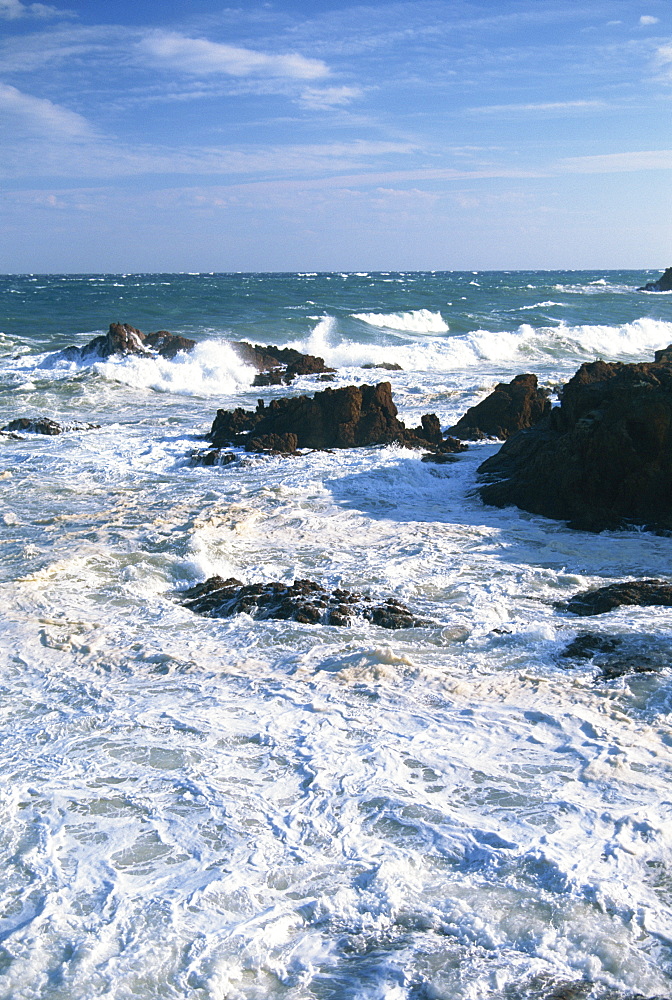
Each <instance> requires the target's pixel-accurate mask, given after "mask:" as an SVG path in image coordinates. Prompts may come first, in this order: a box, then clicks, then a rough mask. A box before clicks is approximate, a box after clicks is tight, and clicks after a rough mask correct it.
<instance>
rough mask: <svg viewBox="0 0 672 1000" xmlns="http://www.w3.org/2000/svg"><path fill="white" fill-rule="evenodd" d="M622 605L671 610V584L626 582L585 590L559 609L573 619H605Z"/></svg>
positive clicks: (558, 604)
mask: <svg viewBox="0 0 672 1000" xmlns="http://www.w3.org/2000/svg"><path fill="white" fill-rule="evenodd" d="M623 604H634V605H638V606H639V607H642V608H651V607H656V606H658V607H665V608H670V607H672V584H669V583H665V581H664V580H626V581H625V582H623V583H610V584H609V585H608V586H607V587H599V588H597V589H596V590H583V591H581V592H580V593H578V594H574V596H573V597H570V598H569V599H568V600H566V601H559V602H558V603H557V604H556V607H557V608H558V609H560V610H562V611H570V612H571V613H572V614H574V615H604V614H606V613H607V612H608V611H613V610H614V608H620V607H621V606H622V605H623Z"/></svg>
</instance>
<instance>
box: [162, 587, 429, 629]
mask: <svg viewBox="0 0 672 1000" xmlns="http://www.w3.org/2000/svg"><path fill="white" fill-rule="evenodd" d="M180 596H181V599H182V604H184V605H185V607H187V608H189V609H190V610H191V611H194V612H196V613H197V614H201V615H206V616H207V617H209V618H229V617H230V616H232V615H236V614H239V613H241V612H245V613H246V614H249V615H251V616H252V617H253V618H256V619H258V620H260V621H265V620H266V619H269V618H275V619H280V620H282V621H295V622H301V623H303V624H309V625H341V626H347V625H350V624H352V621H353V619H355V618H365V619H366V620H367V621H370V622H372V623H373V624H374V625H379V626H380V627H381V628H391V629H400V628H421V627H423V626H426V625H429V624H430V622H427V621H424V620H423V619H420V618H416V617H415V616H414V615H413V614H412V613H411V612H410V611H409V610H408V608H406V607H405V606H404V605H403V604H401V603H400V602H399V601H396V600H394V599H393V598H388V599H387V600H386V601H383V602H382V604H374V603H373V602H372V601H371V599H370V598H369V597H365V596H363V595H362V594H356V593H352V592H351V591H349V590H341V589H337V590H332V591H327V590H324V588H323V587H320V585H319V584H317V583H313V581H312V580H296V581H295V582H294V583H293V584H291V585H288V584H285V583H279V582H277V581H273V582H271V583H252V584H247V585H245V584H243V583H241V582H240V580H236V579H233V578H229V579H228V580H224V579H222V577H220V576H212V577H210V579H208V580H206V581H205V582H204V583H199V584H197V585H196V586H195V587H191V588H190V589H189V590H186V591H184V592H183V593H182V594H181V595H180Z"/></svg>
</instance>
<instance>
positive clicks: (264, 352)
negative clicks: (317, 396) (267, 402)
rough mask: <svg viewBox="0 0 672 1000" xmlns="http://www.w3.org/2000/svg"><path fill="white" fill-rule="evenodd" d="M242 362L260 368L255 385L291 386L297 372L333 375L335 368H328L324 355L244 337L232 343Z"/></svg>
mask: <svg viewBox="0 0 672 1000" xmlns="http://www.w3.org/2000/svg"><path fill="white" fill-rule="evenodd" d="M231 347H232V348H233V349H234V351H235V352H236V354H237V355H238V357H239V358H240V360H241V361H243V362H245V364H246V365H251V366H252V367H253V368H256V369H257V375H256V376H255V378H254V382H253V383H252V384H253V385H255V386H263V385H288V384H289V383H290V382H292V381H293V380H294V379H295V378H296V376H297V375H324V376H327V375H331V374H332V373H333V372H335V371H336V369H335V368H327V366H326V365H325V363H324V359H323V358H318V357H316V356H315V355H313V354H301V352H300V351H295V350H294V349H293V348H292V347H274V345H273V344H268V345H267V346H266V347H256V346H255V345H254V344H248V343H247V342H246V341H244V340H240V341H234V342H233V343H232V344H231Z"/></svg>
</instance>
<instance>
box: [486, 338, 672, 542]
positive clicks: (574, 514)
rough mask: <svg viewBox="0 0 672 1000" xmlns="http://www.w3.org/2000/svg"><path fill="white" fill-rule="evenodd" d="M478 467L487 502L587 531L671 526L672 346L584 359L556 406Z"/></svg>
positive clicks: (509, 440) (667, 528)
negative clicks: (638, 360)
mask: <svg viewBox="0 0 672 1000" xmlns="http://www.w3.org/2000/svg"><path fill="white" fill-rule="evenodd" d="M479 471H480V472H481V473H483V474H484V475H485V476H486V477H487V479H488V480H489V481H488V482H487V483H486V484H485V485H484V486H482V487H481V489H480V495H481V498H482V499H483V500H484V501H485V503H488V504H493V505H495V506H498V507H504V506H507V505H510V504H513V505H515V506H517V507H520V508H521V509H523V510H527V511H530V512H531V513H533V514H542V515H544V516H546V517H551V518H557V519H560V520H567V521H569V522H570V525H571V526H572V527H577V528H583V529H586V530H592V531H601V530H603V529H605V528H619V527H623V526H626V525H628V524H639V525H645V526H648V527H652V528H658V529H663V530H669V529H671V528H672V346H670V347H668V348H666V349H665V350H663V351H658V352H656V356H655V360H654V361H653V362H648V363H643V364H620V363H607V362H604V361H593V362H590V363H587V364H584V365H582V366H581V367H580V368H579V370H578V372H577V373H576V374H575V375H574V377H573V378H572V379H570V381H569V382H568V383H567V385H566V386H565V387H564V389H563V392H562V401H561V405H560V406H559V407H555V408H553V409H551V410H550V412H548V413H547V414H546V415H545V416H544V417H542V419H541V420H540V421H539V422H538V423H536V424H535V425H533V426H532V427H530V428H528V429H526V430H522V431H519V432H518V433H517V434H514V435H512V436H511V437H510V438H509V439H508V440H507V441H506V442H505V444H504V445H503V446H502V447H501V449H500V450H499V452H498V453H497V454H496V455H493V456H492V457H491V458H489V459H488V460H487V461H486V462H484V463H483V464H482V465H481V466H480V469H479Z"/></svg>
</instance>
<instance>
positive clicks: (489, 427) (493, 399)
mask: <svg viewBox="0 0 672 1000" xmlns="http://www.w3.org/2000/svg"><path fill="white" fill-rule="evenodd" d="M550 409H551V402H550V400H549V398H548V393H547V392H546V390H545V389H539V387H538V385H537V376H536V375H529V374H526V375H516V377H515V378H514V379H513V380H512V381H511V382H500V383H499V384H498V385H496V386H495V388H494V390H493V392H491V393H490V395H489V396H487V397H486V399H484V400H482V402H480V403H477V404H476V406H471V407H469V409H468V410H467V412H466V413H465V414H464V416H463V417H460V419H459V420H458V421H457V423H456V424H455V425H454V426H453V427H449V428H448V433H449V434H452V435H453V436H454V437H457V438H462V439H463V440H469V441H478V440H481V439H482V438H485V437H496V438H504V439H506V438H508V437H510V436H511V435H512V434H514V433H515V432H516V431H520V430H523V428H525V427H532V426H533V425H534V424H536V423H538V422H539V421H540V420H541V418H542V417H544V416H545V415H546V414H547V413H549V412H550Z"/></svg>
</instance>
